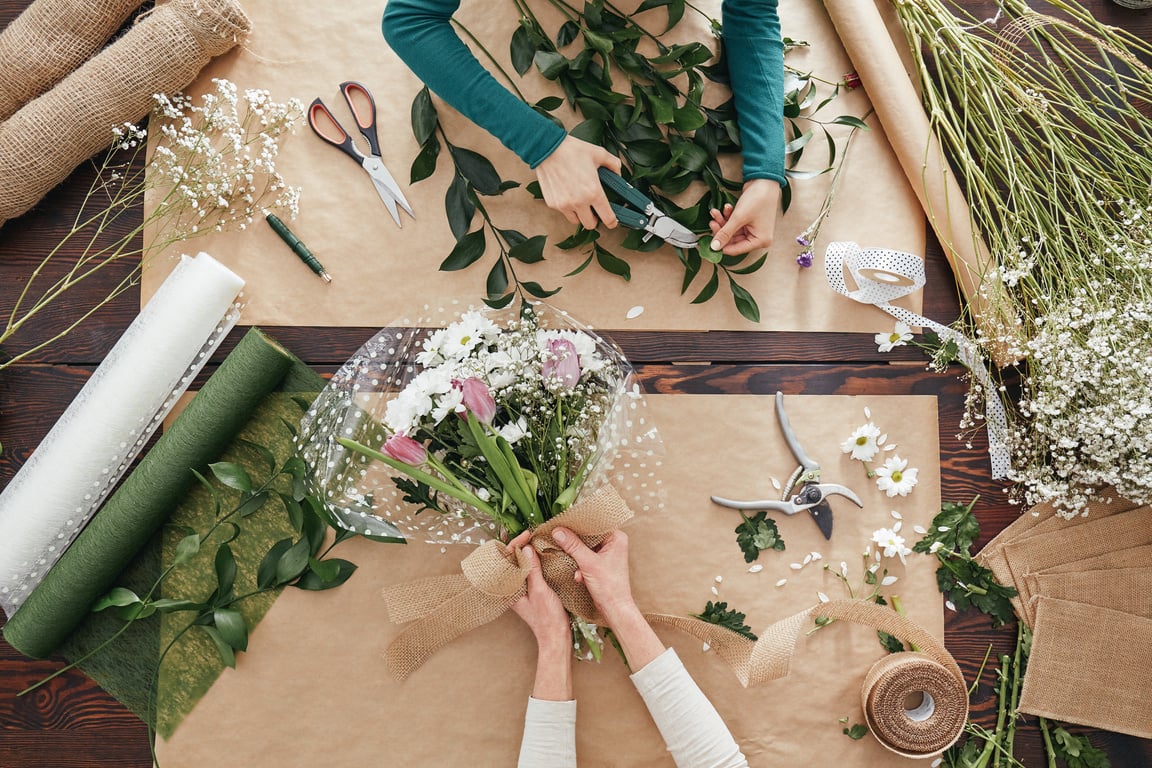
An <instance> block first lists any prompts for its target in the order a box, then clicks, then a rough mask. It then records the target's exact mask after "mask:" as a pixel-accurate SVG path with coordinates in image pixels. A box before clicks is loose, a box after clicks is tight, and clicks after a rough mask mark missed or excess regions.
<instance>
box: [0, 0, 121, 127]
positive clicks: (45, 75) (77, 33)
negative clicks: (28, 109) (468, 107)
mask: <svg viewBox="0 0 1152 768" xmlns="http://www.w3.org/2000/svg"><path fill="white" fill-rule="evenodd" d="M141 2H142V0H36V2H34V3H32V5H30V6H28V8H27V9H25V11H24V12H23V13H21V14H20V15H19V16H17V17H16V19H15V20H14V21H13V22H12V23H11V24H9V25H8V26H7V27H6V28H5V29H4V31H3V32H2V33H0V121H2V120H7V119H8V117H9V116H11V115H12V113H14V112H15V111H16V110H18V109H20V107H22V106H24V105H25V104H26V103H28V102H29V101H31V100H32V99H34V98H36V97H37V96H39V95H40V94H42V93H44V92H45V91H47V90H48V89H49V88H51V87H52V86H54V85H56V83H58V82H60V81H61V80H62V79H63V78H64V77H65V76H66V75H68V73H70V72H71V71H72V70H74V69H76V67H78V66H80V65H81V64H83V63H84V62H85V61H87V60H88V58H89V57H90V56H91V55H92V54H94V53H96V51H98V50H100V48H101V47H102V46H103V45H104V43H106V42H108V38H110V37H111V36H112V34H113V33H114V32H115V31H116V30H117V29H119V28H120V26H121V25H122V24H123V23H124V22H125V21H126V20H127V19H128V16H129V15H131V13H132V11H134V10H136V8H137V7H139V6H140V3H141Z"/></svg>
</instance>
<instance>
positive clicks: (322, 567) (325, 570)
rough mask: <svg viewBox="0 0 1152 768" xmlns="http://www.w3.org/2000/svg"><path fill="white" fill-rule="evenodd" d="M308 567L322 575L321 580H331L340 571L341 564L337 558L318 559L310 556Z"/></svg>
mask: <svg viewBox="0 0 1152 768" xmlns="http://www.w3.org/2000/svg"><path fill="white" fill-rule="evenodd" d="M308 568H309V569H311V572H312V573H315V574H316V575H317V576H319V577H320V579H321V581H329V580H331V579H334V578H336V574H337V573H338V572H339V571H340V564H339V563H337V562H336V561H335V560H317V559H316V558H314V557H313V558H309V560H308Z"/></svg>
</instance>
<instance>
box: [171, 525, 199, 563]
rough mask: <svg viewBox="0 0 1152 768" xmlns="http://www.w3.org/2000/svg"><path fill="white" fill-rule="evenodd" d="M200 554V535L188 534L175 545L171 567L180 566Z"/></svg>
mask: <svg viewBox="0 0 1152 768" xmlns="http://www.w3.org/2000/svg"><path fill="white" fill-rule="evenodd" d="M199 552H200V534H198V533H190V534H188V535H187V536H185V537H184V538H182V539H180V543H179V544H177V545H176V554H175V555H173V556H172V565H182V564H183V563H186V562H188V561H189V560H191V559H192V558H194V557H196V555H197V553H199Z"/></svg>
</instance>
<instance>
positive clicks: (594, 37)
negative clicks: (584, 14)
mask: <svg viewBox="0 0 1152 768" xmlns="http://www.w3.org/2000/svg"><path fill="white" fill-rule="evenodd" d="M584 40H585V41H586V42H587V43H588V45H590V46H592V48H594V49H596V50H597V51H599V52H600V54H601V55H602V56H605V57H607V56H609V55H610V54H611V53H612V48H613V47H614V46H613V43H612V39H611V38H609V37H607V36H605V35H602V34H600V33H599V32H593V31H592V30H590V29H586V30H584Z"/></svg>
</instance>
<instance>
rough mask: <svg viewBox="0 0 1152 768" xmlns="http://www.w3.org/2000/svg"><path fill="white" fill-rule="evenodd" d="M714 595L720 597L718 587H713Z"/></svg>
mask: <svg viewBox="0 0 1152 768" xmlns="http://www.w3.org/2000/svg"><path fill="white" fill-rule="evenodd" d="M712 594H714V595H716V596H719V595H720V590H718V589H716V587H712Z"/></svg>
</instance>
